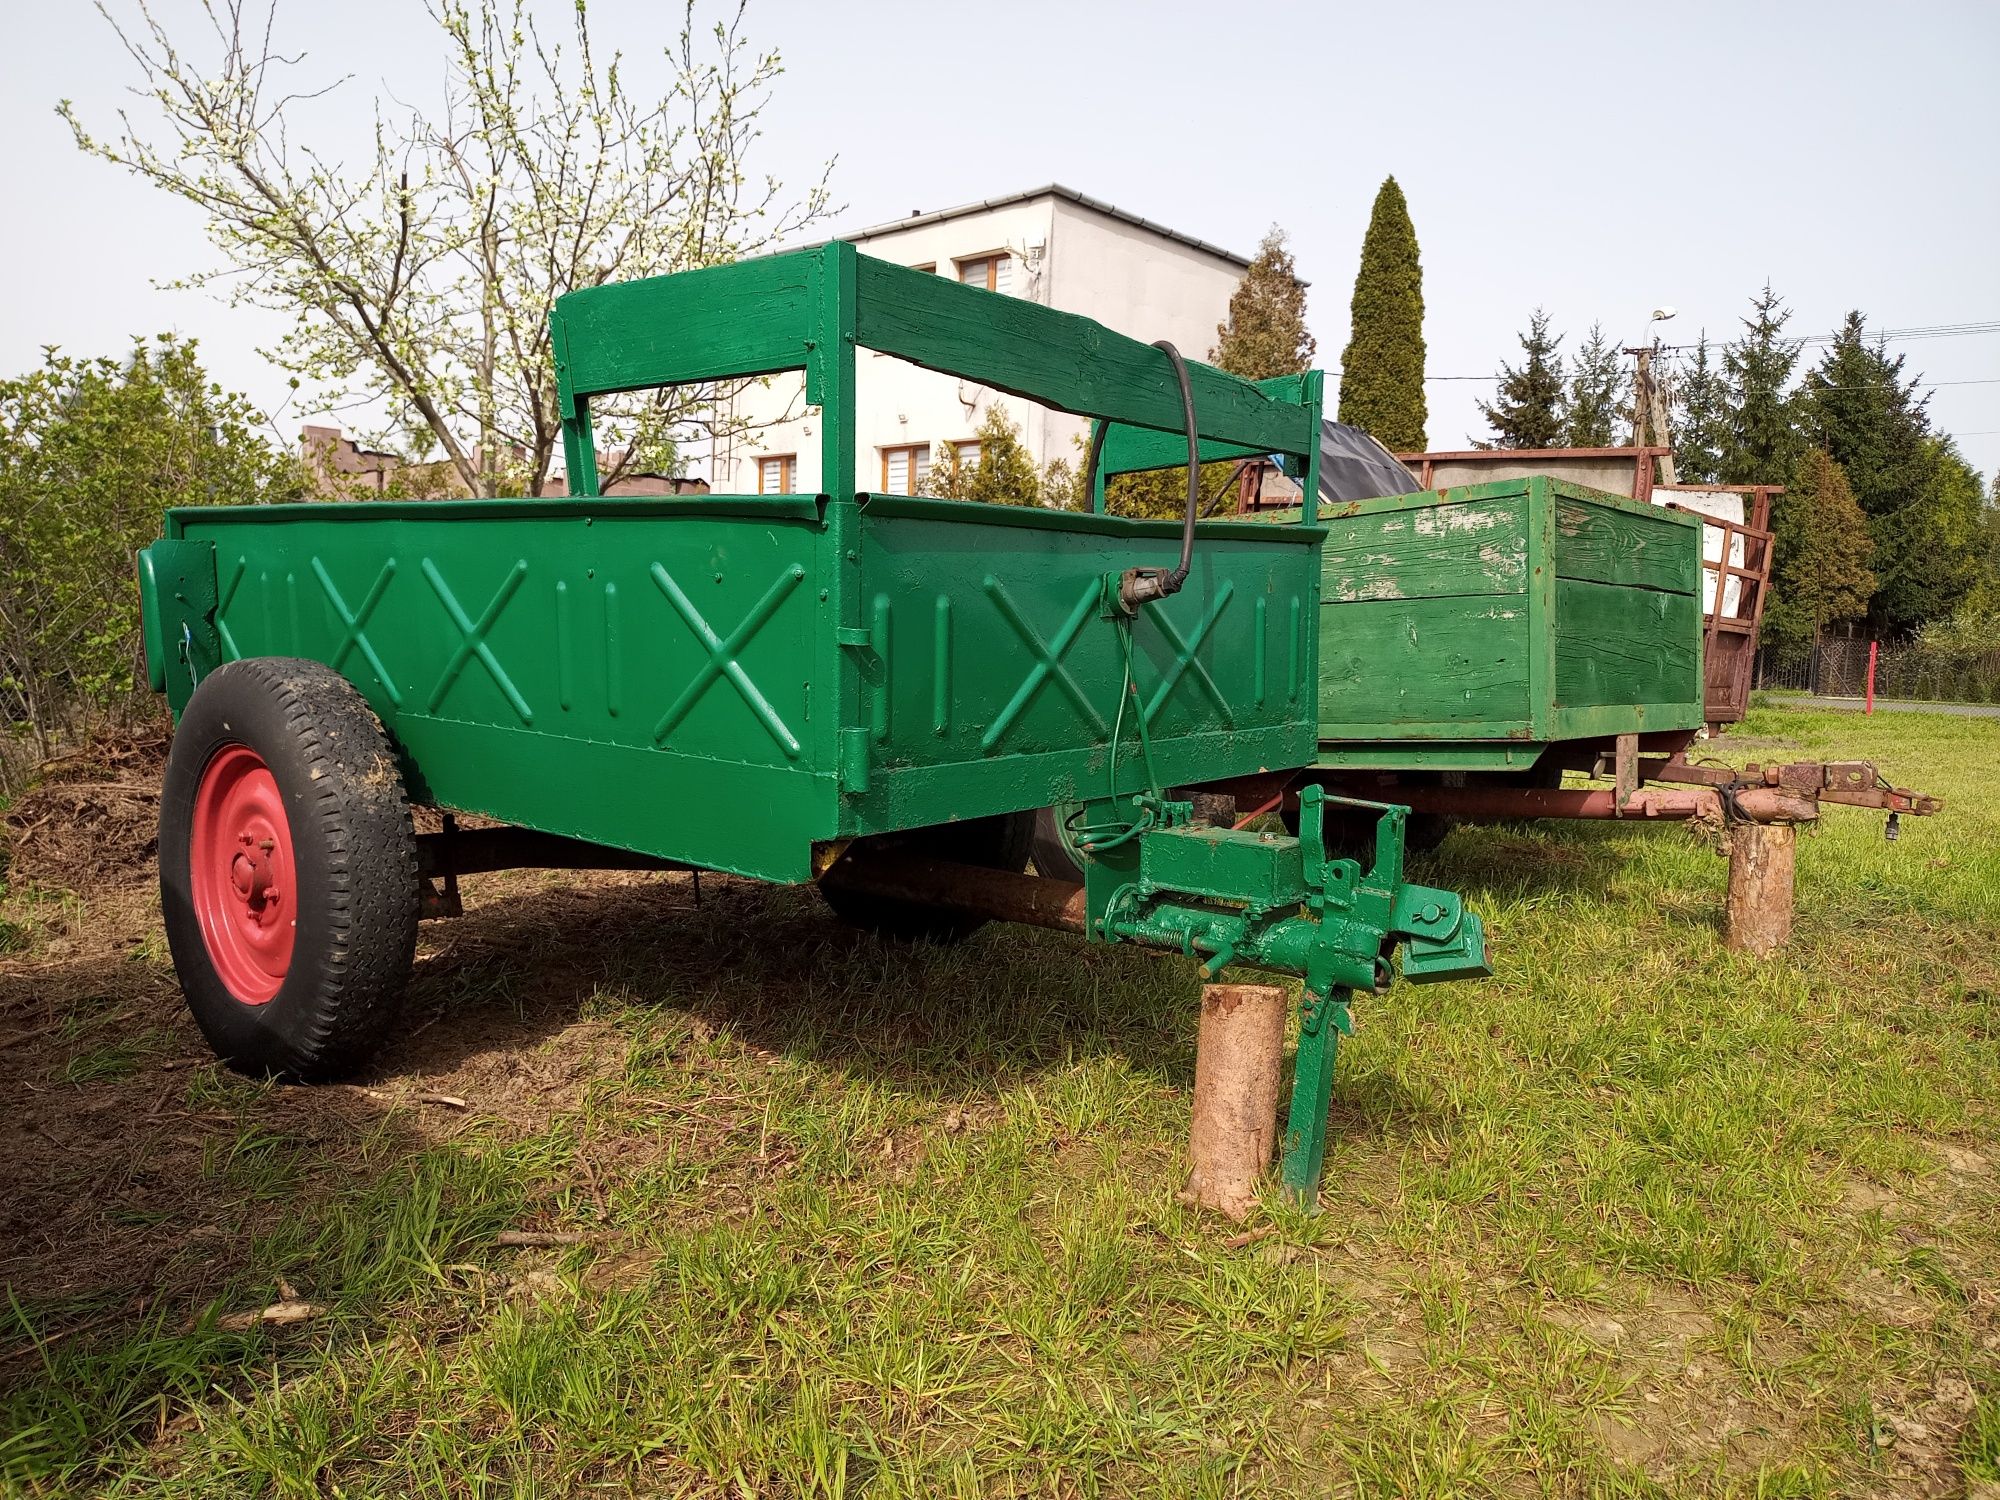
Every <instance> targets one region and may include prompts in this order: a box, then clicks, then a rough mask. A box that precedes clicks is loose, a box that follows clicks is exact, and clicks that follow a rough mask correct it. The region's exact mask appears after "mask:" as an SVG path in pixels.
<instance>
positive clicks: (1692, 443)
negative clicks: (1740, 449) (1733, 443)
mask: <svg viewBox="0 0 2000 1500" xmlns="http://www.w3.org/2000/svg"><path fill="white" fill-rule="evenodd" d="M1674 404H1675V406H1676V407H1678V408H1679V415H1678V419H1677V420H1676V421H1675V423H1674V465H1675V468H1676V470H1677V472H1678V473H1679V475H1680V477H1681V479H1682V481H1683V482H1684V483H1687V484H1714V483H1716V482H1717V481H1719V480H1720V479H1721V478H1722V462H1723V455H1724V454H1725V453H1727V452H1728V449H1729V386H1728V383H1727V382H1726V381H1725V380H1724V379H1723V378H1722V372H1721V371H1720V370H1718V369H1717V368H1716V367H1715V362H1714V361H1713V360H1711V359H1710V358H1709V354H1708V330H1707V329H1706V328H1704V329H1703V330H1702V331H1701V338H1700V339H1699V340H1698V341H1697V342H1696V344H1695V346H1694V358H1693V359H1691V360H1690V361H1688V368H1687V373H1686V374H1685V375H1683V376H1682V377H1681V379H1680V381H1679V389H1678V390H1677V391H1676V392H1675V397H1674Z"/></svg>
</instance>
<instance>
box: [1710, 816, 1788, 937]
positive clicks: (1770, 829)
mask: <svg viewBox="0 0 2000 1500" xmlns="http://www.w3.org/2000/svg"><path fill="white" fill-rule="evenodd" d="M1798 840H1799V831H1798V828H1797V826H1796V825H1794V824H1791V823H1737V824H1735V825H1733V826H1732V827H1731V828H1730V830H1729V896H1728V900H1727V903H1726V904H1725V906H1724V908H1723V919H1722V941H1723V945H1724V946H1725V947H1729V948H1734V949H1735V950H1737V951H1738V952H1739V953H1749V954H1753V955H1755V956H1756V957H1758V958H1769V957H1770V956H1771V955H1772V954H1773V953H1776V952H1777V951H1778V950H1779V949H1780V948H1782V947H1784V946H1785V944H1786V942H1787V941H1788V940H1789V939H1790V938H1791V935H1792V885H1793V877H1794V873H1795V870H1796V864H1797V855H1798Z"/></svg>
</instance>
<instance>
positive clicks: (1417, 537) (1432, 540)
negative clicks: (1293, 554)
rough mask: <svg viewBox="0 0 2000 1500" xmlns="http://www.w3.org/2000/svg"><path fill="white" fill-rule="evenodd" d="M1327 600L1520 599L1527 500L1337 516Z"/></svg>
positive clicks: (1330, 521) (1330, 536)
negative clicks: (1511, 596)
mask: <svg viewBox="0 0 2000 1500" xmlns="http://www.w3.org/2000/svg"><path fill="white" fill-rule="evenodd" d="M1325 525H1326V550H1325V553H1324V559H1325V569H1324V574H1323V577H1324V580H1325V581H1324V584H1323V588H1324V599H1325V603H1326V604H1327V605H1329V606H1331V605H1335V604H1351V603H1355V602H1358V601H1362V600H1369V599H1432V598H1441V597H1448V596H1465V595H1485V594H1519V593H1522V592H1523V591H1524V590H1525V589H1526V588H1527V585H1528V527H1527V500H1526V497H1524V496H1522V495H1518V494H1510V495H1501V496H1496V497H1495V498H1493V499H1490V500H1481V501H1478V502H1475V503H1473V504H1470V505H1438V506H1415V507H1411V508H1408V509H1402V510H1388V511H1377V512H1374V513H1372V514H1366V515H1353V516H1337V515H1336V516H1329V517H1328V518H1327V519H1326V522H1325Z"/></svg>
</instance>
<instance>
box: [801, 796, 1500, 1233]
mask: <svg viewBox="0 0 2000 1500" xmlns="http://www.w3.org/2000/svg"><path fill="white" fill-rule="evenodd" d="M1328 807H1339V808H1342V809H1344V810H1347V811H1349V812H1351V813H1364V814H1365V813H1372V814H1374V816H1375V840H1374V848H1373V852H1372V856H1371V858H1370V860H1369V863H1368V865H1367V867H1366V868H1365V869H1364V868H1363V867H1362V864H1361V862H1360V861H1359V860H1355V859H1347V858H1336V857H1334V856H1332V855H1330V854H1329V853H1328V850H1327V846H1326V810H1327V808H1328ZM1081 816H1082V817H1084V818H1085V819H1086V820H1087V821H1088V823H1089V825H1090V826H1091V827H1092V828H1093V829H1095V830H1098V831H1099V833H1100V836H1099V837H1098V838H1096V839H1094V840H1092V841H1091V842H1087V843H1085V844H1084V845H1083V846H1082V849H1081V853H1082V855H1083V866H1084V877H1083V878H1084V883H1083V885H1082V886H1080V887H1079V886H1076V885H1073V884H1070V883H1068V882H1065V881H1060V880H1051V879H1047V878H1044V877H1039V876H1032V875H1021V874H1015V873H1014V872H1012V871H1008V870H989V869H975V868H973V867H972V866H969V865H960V864H953V863H948V862H944V861H937V860H926V859H913V858H910V857H908V856H906V855H900V854H894V853H861V852H849V853H847V854H846V855H845V856H844V857H841V858H839V859H837V860H835V861H833V862H832V863H831V865H830V866H829V868H828V869H827V870H826V871H825V873H824V874H823V876H822V877H821V878H822V879H823V880H825V881H827V882H830V883H838V884H845V885H849V886H851V887H854V888H856V889H861V890H867V891H870V892H873V893H874V894H876V895H880V896H886V897H890V898H893V899H895V900H902V901H912V902H917V903H921V904H925V905H931V906H938V907H941V908H944V909H947V910H954V911H962V912H966V913H968V914H972V915H978V916H985V917H992V918H997V919H998V920H1001V921H1006V922H1023V923H1027V924H1029V925H1031V926H1036V927H1053V928H1058V929H1061V930H1064V931H1069V932H1081V933H1083V934H1084V935H1085V936H1087V937H1089V938H1092V939H1094V940H1096V941H1098V942H1103V943H1137V944H1141V945H1144V946H1146V947H1149V948H1163V949H1166V950H1169V951H1171V952H1176V953H1182V954H1186V955H1187V956H1189V957H1191V958H1195V959H1198V960H1199V961H1200V963H1201V972H1202V975H1203V977H1204V978H1214V977H1215V976H1216V975H1217V974H1219V973H1221V971H1222V970H1223V969H1224V968H1225V967H1226V966H1228V965H1230V964H1247V965H1251V966H1253V967H1259V968H1265V969H1273V970H1277V971H1279V972H1281V973H1286V974H1295V975H1297V976H1299V977H1300V978H1301V979H1302V980H1303V981H1304V984H1303V989H1302V993H1301V996H1300V1001H1299V1049H1298V1057H1297V1062H1296V1064H1295V1068H1294V1074H1293V1084H1292V1106H1291V1118H1290V1121H1289V1123H1288V1126H1287V1128H1286V1131H1285V1138H1284V1163H1283V1180H1284V1186H1285V1189H1286V1191H1287V1192H1288V1193H1289V1194H1290V1195H1291V1196H1292V1197H1293V1198H1295V1199H1297V1200H1299V1201H1302V1202H1307V1203H1310V1202H1311V1201H1312V1200H1313V1199H1314V1198H1315V1197H1316V1195H1317V1193H1318V1190H1319V1177H1320V1167H1321V1165H1322V1163H1323V1161H1324V1160H1325V1156H1326V1120H1327V1112H1328V1110H1329V1109H1330V1108H1331V1105H1332V1098H1333V1067H1334V1060H1335V1056H1336V1053H1337V1050H1338V1047H1339V1039H1340V1037H1341V1036H1342V1035H1343V1034H1346V1035H1352V1034H1353V1023H1352V1020H1351V1018H1350V1016H1349V1014H1348V1005H1349V1002H1350V1000H1351V999H1352V997H1353V995H1354V993H1355V992H1356V991H1364V992H1366V993H1369V994H1376V993H1380V992H1381V991H1382V990H1385V989H1387V988H1388V987H1389V985H1390V983H1391V982H1392V981H1393V979H1394V977H1395V972H1396V970H1395V963H1394V960H1395V957H1396V954H1397V952H1398V950H1401V954H1402V975H1403V977H1404V978H1405V979H1407V980H1410V981H1412V982H1414V983H1423V984H1427V983H1436V982H1439V981H1442V980H1447V979H1473V978H1480V977H1483V976H1485V975H1486V974H1489V973H1491V972H1492V971H1491V970H1490V969H1488V968H1487V966H1486V938H1485V930H1484V929H1483V928H1482V926H1481V925H1480V921H1479V918H1478V916H1477V915H1475V914H1474V913H1472V912H1469V911H1467V910H1466V909H1465V905H1464V903H1463V902H1462V901H1461V900H1460V899H1459V898H1458V897H1457V896H1456V895H1454V894H1452V893H1451V892H1450V891H1441V890H1435V889H1433V888H1431V887H1429V886H1423V885H1412V884H1409V883H1407V882H1405V881H1404V879H1403V829H1404V823H1405V821H1406V819H1407V818H1408V816H1409V811H1408V809H1407V808H1403V807H1396V806H1392V805H1390V804H1388V803H1382V802H1362V801H1356V800H1352V799H1349V798H1341V797H1329V796H1327V795H1326V793H1325V791H1324V790H1323V789H1322V788H1320V787H1318V786H1307V787H1305V788H1303V789H1302V790H1301V792H1300V795H1299V834H1298V837H1296V838H1294V837H1291V836H1290V835H1287V834H1282V833H1258V832H1251V831H1248V830H1243V829H1234V828H1220V827H1211V826H1208V825H1205V824H1198V823H1196V822H1195V821H1194V805H1193V803H1191V802H1182V801H1174V800H1170V799H1161V798H1154V797H1151V796H1143V795H1139V794H1127V795H1123V796H1120V797H1116V798H1113V797H1105V798H1101V799H1098V800H1096V801H1095V802H1092V803H1088V804H1086V806H1085V808H1084V810H1083V812H1082V814H1081ZM1121 822H1122V823H1123V824H1124V825H1125V826H1126V827H1127V828H1128V829H1130V830H1131V836H1130V837H1124V836H1120V835H1117V834H1113V833H1107V832H1104V830H1110V829H1115V828H1116V827H1118V826H1119V824H1120V823H1121Z"/></svg>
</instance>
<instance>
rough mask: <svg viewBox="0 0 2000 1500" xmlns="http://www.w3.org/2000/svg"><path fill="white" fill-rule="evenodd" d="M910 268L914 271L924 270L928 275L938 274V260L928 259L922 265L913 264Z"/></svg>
mask: <svg viewBox="0 0 2000 1500" xmlns="http://www.w3.org/2000/svg"><path fill="white" fill-rule="evenodd" d="M910 269H911V270H912V271H922V272H923V273H924V275H926V276H935V275H937V262H936V261H934V260H927V261H925V262H924V263H923V264H922V265H920V266H911V267H910Z"/></svg>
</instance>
